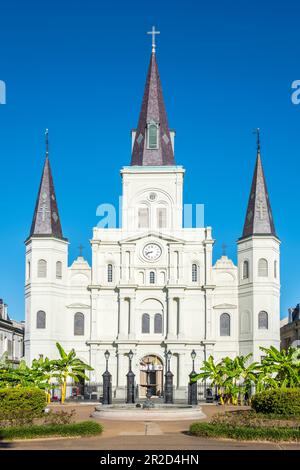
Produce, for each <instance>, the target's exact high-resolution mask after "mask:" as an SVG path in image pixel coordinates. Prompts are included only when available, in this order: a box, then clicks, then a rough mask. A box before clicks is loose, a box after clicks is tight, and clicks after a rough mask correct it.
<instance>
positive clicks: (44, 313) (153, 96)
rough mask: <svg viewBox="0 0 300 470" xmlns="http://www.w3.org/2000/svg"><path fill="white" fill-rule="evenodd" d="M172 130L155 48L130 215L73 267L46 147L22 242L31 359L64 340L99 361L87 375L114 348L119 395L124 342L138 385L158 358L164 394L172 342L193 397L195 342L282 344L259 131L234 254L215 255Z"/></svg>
mask: <svg viewBox="0 0 300 470" xmlns="http://www.w3.org/2000/svg"><path fill="white" fill-rule="evenodd" d="M174 136H175V133H174V131H172V130H171V129H170V128H169V125H168V120H167V114H166V110H165V105H164V101H163V94H162V88H161V83H160V77H159V73H158V67H157V62H156V56H155V52H152V54H151V59H150V65H149V70H148V75H147V80H146V85H145V91H144V97H143V101H142V107H141V111H140V116H139V121H138V126H137V129H136V130H133V131H132V159H131V165H130V166H125V167H123V168H122V169H121V177H122V184H123V203H122V226H121V227H120V228H108V229H102V228H98V227H95V228H94V230H93V238H92V240H91V247H92V266H91V267H90V266H89V264H88V263H87V261H86V260H85V259H84V258H83V257H82V256H80V257H78V258H77V259H76V260H75V261H74V262H73V264H72V265H71V266H70V267H69V266H68V246H69V243H68V240H67V239H66V238H65V237H64V236H63V232H62V227H61V223H60V217H59V213H58V207H57V201H56V197H55V190H54V184H53V179H52V174H51V170H50V163H49V156H48V147H47V149H46V159H45V165H44V169H43V174H42V179H41V185H40V189H39V193H38V198H37V202H36V207H35V211H34V217H33V222H32V226H31V231H30V234H29V237H28V239H27V241H26V286H25V292H26V336H25V351H26V359H27V361H28V362H30V361H31V360H32V359H33V358H35V357H38V356H39V354H43V355H44V356H48V357H50V358H53V357H56V356H57V351H56V347H55V343H56V341H59V342H60V343H61V344H62V345H63V346H64V347H65V348H66V349H67V350H70V349H71V348H72V347H74V348H75V350H76V352H77V354H78V356H79V357H80V358H82V359H83V360H84V361H86V362H88V363H89V364H91V366H92V367H93V368H94V371H93V372H91V373H90V380H91V382H101V381H102V373H103V372H104V370H105V358H104V352H105V351H106V350H108V351H109V352H110V360H109V370H110V372H111V373H112V380H113V388H114V395H115V396H118V397H124V390H125V383H126V373H127V372H128V352H129V351H130V350H132V351H133V353H134V358H133V363H132V366H133V371H134V373H135V375H136V381H137V384H143V383H144V381H145V372H144V370H145V362H147V360H148V358H150V360H151V361H152V363H153V369H154V372H155V377H154V376H153V377H152V378H151V380H152V381H154V380H155V382H156V384H157V393H160V392H161V390H162V387H163V383H162V382H163V375H164V373H165V371H166V357H165V354H166V352H167V351H169V350H170V351H171V352H172V359H171V370H172V371H173V373H174V384H175V393H176V397H185V396H186V385H187V382H188V375H189V373H190V372H191V367H192V361H191V351H192V350H193V349H194V350H195V351H196V353H197V357H196V369H197V370H199V368H200V367H201V365H202V363H203V361H204V360H205V359H206V358H208V357H209V356H210V355H213V356H214V357H215V359H216V360H220V359H221V358H222V357H224V356H231V357H235V356H236V355H238V354H248V353H250V352H252V353H253V359H254V360H260V358H261V351H260V349H259V347H260V346H264V347H270V346H271V345H274V346H276V347H277V348H279V344H280V338H279V300H280V255H279V245H280V242H279V239H278V238H277V236H276V232H275V227H274V223H273V218H272V211H271V206H270V201H269V196H268V192H267V187H266V181H265V177H264V173H263V168H262V162H261V154H260V145H259V141H258V146H257V156H256V166H255V171H254V176H253V181H252V186H251V191H250V196H249V202H248V208H247V213H246V219H245V224H244V229H243V233H242V236H241V238H239V240H238V242H237V252H238V265H237V266H235V265H234V263H233V262H232V261H231V260H230V259H228V258H227V256H222V257H221V258H220V259H219V260H218V261H217V262H216V263H215V264H213V261H212V260H213V245H214V240H213V237H212V229H211V227H201V228H183V222H182V210H183V179H184V174H185V170H184V168H183V167H182V166H179V165H177V164H176V162H175V157H174ZM186 138H188V136H186ZM124 153H125V152H124ZM183 158H184V155H182V156H181V159H183ZM244 166H245V164H244ZM245 171H246V172H249V168H248V169H247V168H246V167H245ZM103 177H105V175H103ZM212 190H215V189H214V188H213V187H212ZM237 191H238V192H239V194H240V195H242V193H241V188H240V187H239V185H238V182H237ZM221 193H222V192H220V197H221ZM78 223H80V222H79V221H78ZM143 393H145V388H142V387H141V388H140V394H143Z"/></svg>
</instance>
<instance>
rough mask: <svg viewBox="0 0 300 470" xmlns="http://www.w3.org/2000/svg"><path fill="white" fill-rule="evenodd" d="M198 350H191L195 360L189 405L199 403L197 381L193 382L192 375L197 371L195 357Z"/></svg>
mask: <svg viewBox="0 0 300 470" xmlns="http://www.w3.org/2000/svg"><path fill="white" fill-rule="evenodd" d="M196 356H197V354H196V351H195V350H194V349H193V351H192V352H191V358H192V361H193V368H192V372H191V373H190V376H189V377H190V381H189V386H188V387H189V390H188V392H189V393H188V403H189V405H198V396H197V382H192V377H193V376H194V375H195V374H196V372H195V359H196Z"/></svg>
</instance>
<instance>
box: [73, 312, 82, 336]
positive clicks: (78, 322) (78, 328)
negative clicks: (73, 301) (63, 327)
mask: <svg viewBox="0 0 300 470" xmlns="http://www.w3.org/2000/svg"><path fill="white" fill-rule="evenodd" d="M74 335H75V336H83V335H84V315H83V313H81V312H77V313H75V315H74Z"/></svg>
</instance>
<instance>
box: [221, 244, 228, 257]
mask: <svg viewBox="0 0 300 470" xmlns="http://www.w3.org/2000/svg"><path fill="white" fill-rule="evenodd" d="M226 251H227V245H226V244H225V243H223V244H222V256H227V254H226Z"/></svg>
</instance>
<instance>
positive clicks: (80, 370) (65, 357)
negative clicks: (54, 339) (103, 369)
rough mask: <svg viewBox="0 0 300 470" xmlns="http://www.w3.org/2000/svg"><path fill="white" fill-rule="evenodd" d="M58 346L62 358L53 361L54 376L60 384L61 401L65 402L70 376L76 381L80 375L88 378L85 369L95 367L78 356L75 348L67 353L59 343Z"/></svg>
mask: <svg viewBox="0 0 300 470" xmlns="http://www.w3.org/2000/svg"><path fill="white" fill-rule="evenodd" d="M56 347H57V349H58V352H59V355H60V359H55V360H53V361H52V363H53V368H54V372H53V374H52V377H54V378H56V379H57V380H58V382H59V384H60V387H61V403H64V401H65V398H66V392H67V380H68V377H70V378H72V379H73V380H74V382H79V378H80V377H81V378H84V379H86V380H88V377H87V376H86V375H85V371H86V370H93V368H92V367H90V366H89V365H88V364H85V363H84V362H83V361H81V360H80V359H79V358H78V357H76V352H75V350H74V349H71V351H70V352H69V353H66V351H65V350H64V349H63V347H62V346H61V345H60V344H59V343H56Z"/></svg>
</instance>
